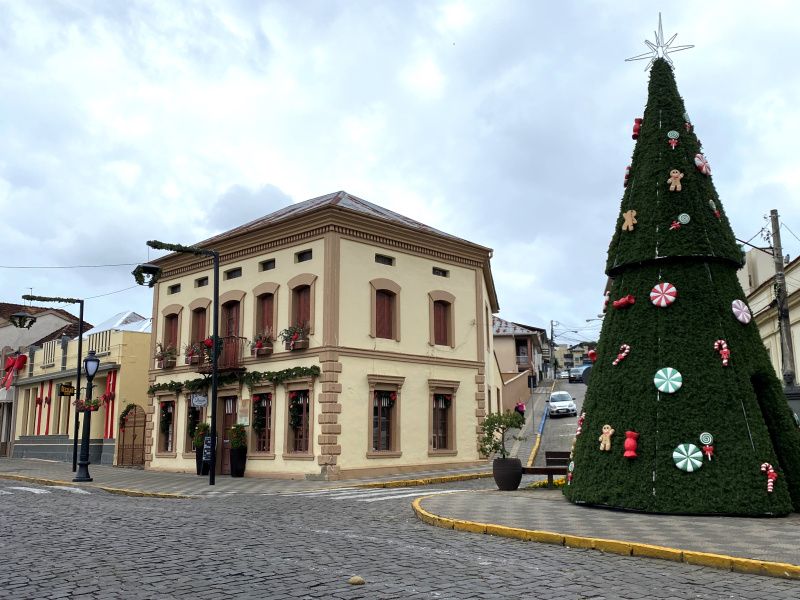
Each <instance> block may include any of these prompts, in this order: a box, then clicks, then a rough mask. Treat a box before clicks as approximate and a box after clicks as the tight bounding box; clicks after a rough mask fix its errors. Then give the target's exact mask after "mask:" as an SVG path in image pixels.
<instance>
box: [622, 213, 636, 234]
mask: <svg viewBox="0 0 800 600" xmlns="http://www.w3.org/2000/svg"><path fill="white" fill-rule="evenodd" d="M622 218H623V219H625V222H624V223H623V224H622V231H633V226H634V225H636V223H637V221H636V211H635V210H629V211H626V212H624V213H622Z"/></svg>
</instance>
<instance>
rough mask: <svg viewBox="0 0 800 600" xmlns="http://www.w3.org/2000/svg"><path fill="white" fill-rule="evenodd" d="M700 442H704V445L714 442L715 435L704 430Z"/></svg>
mask: <svg viewBox="0 0 800 600" xmlns="http://www.w3.org/2000/svg"><path fill="white" fill-rule="evenodd" d="M700 443H701V444H703V445H704V446H707V445H709V444H713V443H714V436H713V435H711V434H710V433H708V432H707V431H704V432H703V433H701V434H700Z"/></svg>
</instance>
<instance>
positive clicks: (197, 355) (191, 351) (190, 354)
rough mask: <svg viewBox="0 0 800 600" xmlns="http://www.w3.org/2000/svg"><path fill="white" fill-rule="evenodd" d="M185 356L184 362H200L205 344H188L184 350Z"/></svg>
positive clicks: (189, 363)
mask: <svg viewBox="0 0 800 600" xmlns="http://www.w3.org/2000/svg"><path fill="white" fill-rule="evenodd" d="M183 356H184V357H185V359H184V362H185V363H186V364H187V365H197V364H200V359H201V358H202V356H203V345H202V344H201V343H200V342H192V343H191V344H186V348H184V350H183Z"/></svg>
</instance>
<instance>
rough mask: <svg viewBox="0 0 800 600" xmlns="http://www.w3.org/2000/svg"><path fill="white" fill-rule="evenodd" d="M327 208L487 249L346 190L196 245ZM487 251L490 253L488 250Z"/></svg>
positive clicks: (311, 200) (277, 213)
mask: <svg viewBox="0 0 800 600" xmlns="http://www.w3.org/2000/svg"><path fill="white" fill-rule="evenodd" d="M326 206H335V207H338V208H341V209H344V210H347V211H352V212H357V213H361V214H363V215H367V216H370V217H373V218H376V219H380V220H382V221H388V222H391V223H395V224H397V225H401V226H403V227H407V228H409V229H415V230H417V231H424V232H426V233H430V234H433V235H438V236H442V237H446V238H449V239H451V240H457V241H459V242H463V243H466V244H470V245H472V246H478V247H481V248H482V247H483V246H479V245H478V244H474V243H473V242H469V241H467V240H464V239H462V238H459V237H456V236H454V235H450V234H449V233H445V232H443V231H439V230H438V229H434V228H433V227H429V226H428V225H425V224H424V223H420V222H419V221H415V220H414V219H409V218H408V217H405V216H403V215H401V214H398V213H396V212H393V211H391V210H389V209H388V208H383V207H382V206H378V205H377V204H373V203H372V202H367V201H366V200H364V199H362V198H358V197H356V196H353V195H351V194H348V193H347V192H343V191H339V192H333V193H332V194H326V195H324V196H319V197H318V198H312V199H310V200H305V201H303V202H298V203H296V204H292V205H291V206H287V207H285V208H281V209H279V210H276V211H275V212H273V213H270V214H268V215H266V216H263V217H260V218H258V219H256V220H254V221H250V222H249V223H245V224H244V225H240V226H239V227H235V228H233V229H230V230H228V231H226V232H224V233H221V234H219V235H217V236H214V237H212V238H209V239H207V240H203V241H202V242H199V243H197V244H195V245H196V246H200V247H203V246H206V245H208V244H211V243H216V242H220V241H222V240H225V239H228V238H231V237H234V236H237V235H240V234H242V233H246V232H248V231H253V230H256V229H260V228H262V227H264V226H266V225H274V224H275V223H279V222H281V221H286V220H289V219H292V218H295V217H299V216H301V215H304V214H308V213H310V212H312V211H315V210H318V209H320V208H323V207H326ZM486 249H487V250H488V248H486Z"/></svg>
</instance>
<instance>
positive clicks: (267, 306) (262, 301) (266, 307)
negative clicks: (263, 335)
mask: <svg viewBox="0 0 800 600" xmlns="http://www.w3.org/2000/svg"><path fill="white" fill-rule="evenodd" d="M274 306H275V297H274V296H273V295H272V294H262V295H261V296H259V297H258V316H259V333H260V332H262V331H264V330H266V329H270V330H272V331H274V329H273V325H274V324H273V322H272V312H273V307H274Z"/></svg>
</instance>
